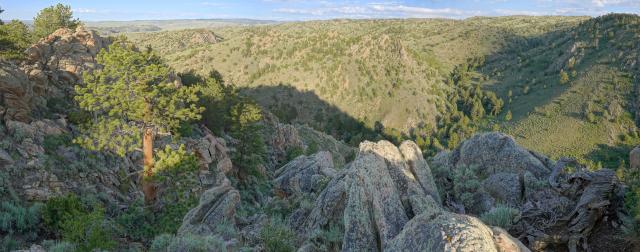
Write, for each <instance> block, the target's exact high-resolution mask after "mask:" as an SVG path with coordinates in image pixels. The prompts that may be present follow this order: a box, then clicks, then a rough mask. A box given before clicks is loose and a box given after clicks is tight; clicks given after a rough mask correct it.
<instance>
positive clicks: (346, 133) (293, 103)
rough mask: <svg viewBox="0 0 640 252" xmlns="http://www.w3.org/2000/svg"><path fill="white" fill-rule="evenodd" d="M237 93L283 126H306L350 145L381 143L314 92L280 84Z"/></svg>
mask: <svg viewBox="0 0 640 252" xmlns="http://www.w3.org/2000/svg"><path fill="white" fill-rule="evenodd" d="M239 91H240V93H241V94H244V95H247V96H249V97H251V98H253V99H254V100H255V101H256V102H258V104H260V105H261V106H263V107H264V108H267V109H268V110H269V111H270V112H271V113H273V114H275V115H276V116H277V117H278V118H279V119H280V121H282V122H285V123H300V124H307V125H309V126H311V127H312V128H314V129H316V130H318V131H322V132H324V133H326V134H329V135H332V136H333V137H335V138H337V139H340V140H343V141H345V142H347V143H349V144H351V145H357V144H359V143H360V142H361V141H363V140H377V139H380V134H378V133H377V132H376V131H374V129H372V128H371V127H369V126H367V125H365V123H364V122H361V121H359V120H358V119H355V118H353V117H352V116H350V115H349V114H347V113H345V112H344V111H342V110H341V109H340V108H338V107H336V106H334V105H332V104H329V103H328V102H326V101H324V100H322V99H321V98H320V97H319V96H318V95H317V94H316V93H315V92H314V91H303V90H298V89H296V88H295V87H293V86H291V85H288V84H282V83H281V84H279V85H275V86H266V85H260V86H257V87H240V88H239ZM378 132H380V131H378Z"/></svg>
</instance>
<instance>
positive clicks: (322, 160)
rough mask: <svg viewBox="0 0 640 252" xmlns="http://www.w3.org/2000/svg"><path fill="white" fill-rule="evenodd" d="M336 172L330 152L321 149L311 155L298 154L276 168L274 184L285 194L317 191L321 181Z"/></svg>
mask: <svg viewBox="0 0 640 252" xmlns="http://www.w3.org/2000/svg"><path fill="white" fill-rule="evenodd" d="M336 174H337V172H336V170H335V169H334V167H333V160H332V157H331V153H330V152H328V151H321V152H318V153H316V154H314V155H311V156H299V157H298V158H296V159H294V160H292V161H291V162H289V163H288V164H286V165H284V166H283V167H281V168H280V169H278V170H276V171H275V173H274V176H275V177H276V179H275V180H274V186H275V189H276V190H279V191H280V192H282V193H284V194H286V195H302V194H304V193H313V192H315V193H319V192H320V191H321V190H322V189H324V188H321V186H322V181H326V182H328V181H329V180H330V179H332V178H333V177H335V176H336Z"/></svg>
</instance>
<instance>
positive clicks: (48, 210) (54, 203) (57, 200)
mask: <svg viewBox="0 0 640 252" xmlns="http://www.w3.org/2000/svg"><path fill="white" fill-rule="evenodd" d="M82 213H86V210H85V208H84V206H83V204H82V202H81V201H80V198H78V196H76V195H73V194H68V195H66V196H62V197H54V198H51V199H49V200H48V201H47V203H46V204H45V206H44V208H43V210H42V220H43V222H44V224H45V225H46V226H47V228H48V229H49V230H51V231H53V232H54V233H57V232H60V230H61V229H62V225H63V223H64V222H65V221H66V220H68V219H71V218H73V217H74V216H79V215H80V214H82Z"/></svg>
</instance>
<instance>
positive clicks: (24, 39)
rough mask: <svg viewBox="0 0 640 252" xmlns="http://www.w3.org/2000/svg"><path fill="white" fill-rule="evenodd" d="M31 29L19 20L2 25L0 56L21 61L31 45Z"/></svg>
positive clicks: (0, 29) (0, 30) (0, 31)
mask: <svg viewBox="0 0 640 252" xmlns="http://www.w3.org/2000/svg"><path fill="white" fill-rule="evenodd" d="M30 43H31V41H30V35H29V28H28V27H27V25H25V24H24V23H23V22H21V21H19V20H12V21H11V22H9V23H4V24H2V25H0V56H1V57H3V58H7V59H21V58H23V57H24V50H26V49H27V48H28V47H29V45H30Z"/></svg>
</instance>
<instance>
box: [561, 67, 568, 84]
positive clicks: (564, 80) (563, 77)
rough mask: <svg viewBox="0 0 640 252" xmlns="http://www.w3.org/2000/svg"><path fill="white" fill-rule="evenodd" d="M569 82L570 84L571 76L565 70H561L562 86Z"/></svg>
mask: <svg viewBox="0 0 640 252" xmlns="http://www.w3.org/2000/svg"><path fill="white" fill-rule="evenodd" d="M567 82H569V75H568V74H567V73H566V72H565V71H564V70H560V84H566V83H567Z"/></svg>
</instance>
